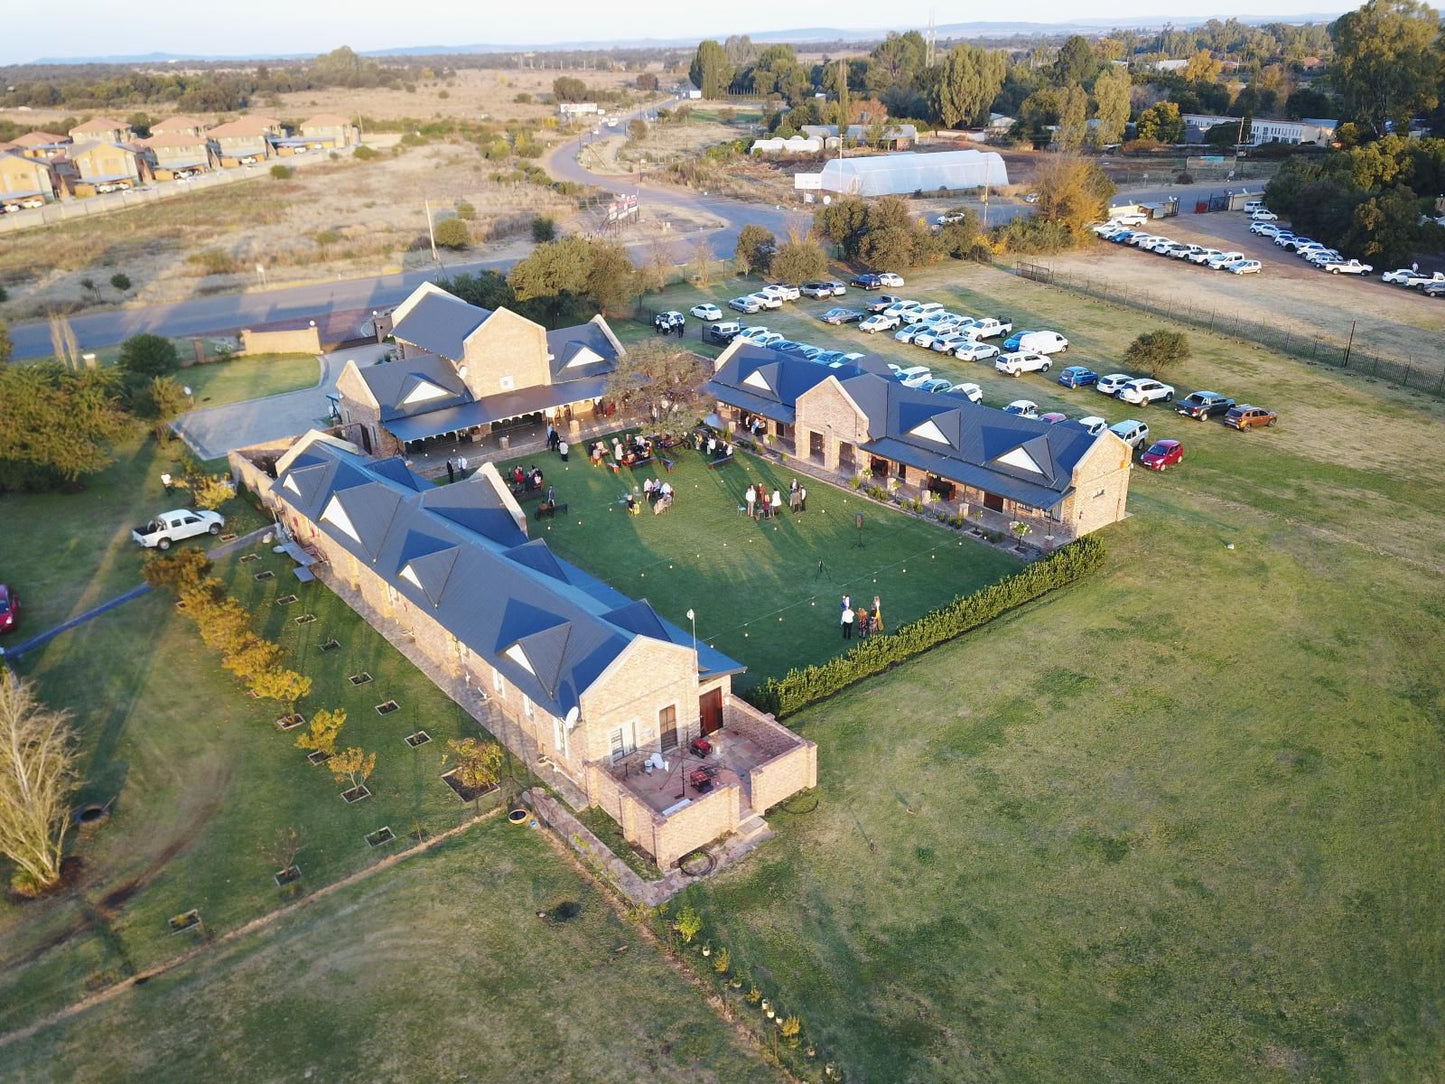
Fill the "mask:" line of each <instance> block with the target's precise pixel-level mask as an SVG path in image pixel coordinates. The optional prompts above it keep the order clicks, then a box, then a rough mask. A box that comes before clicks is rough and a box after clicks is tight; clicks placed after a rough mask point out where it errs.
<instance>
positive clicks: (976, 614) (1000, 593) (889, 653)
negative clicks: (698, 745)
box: [748, 535, 1104, 718]
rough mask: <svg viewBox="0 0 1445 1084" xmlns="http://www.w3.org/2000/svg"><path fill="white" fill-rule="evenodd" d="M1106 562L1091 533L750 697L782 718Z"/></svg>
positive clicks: (768, 684)
mask: <svg viewBox="0 0 1445 1084" xmlns="http://www.w3.org/2000/svg"><path fill="white" fill-rule="evenodd" d="M1103 560H1104V544H1103V543H1102V542H1100V541H1099V540H1098V539H1097V538H1095V537H1093V536H1092V535H1090V536H1087V537H1085V538H1081V539H1079V540H1078V541H1075V542H1070V543H1069V544H1068V545H1067V546H1064V547H1062V548H1060V549H1057V550H1055V551H1054V552H1053V553H1051V554H1049V555H1048V556H1047V557H1044V558H1042V559H1040V560H1038V561H1035V562H1033V563H1032V564H1030V565H1028V566H1027V567H1026V568H1024V569H1023V570H1021V571H1019V572H1017V573H1015V574H1014V575H1012V576H1009V577H1008V578H1007V579H1003V580H1000V581H999V582H998V583H994V584H990V585H989V586H988V587H985V588H983V589H981V590H979V591H975V592H974V593H973V594H971V595H965V596H963V597H961V598H956V599H954V600H953V601H952V602H950V603H949V604H948V605H947V606H942V607H940V608H939V609H937V610H931V611H930V612H928V613H926V614H924V615H923V616H922V617H920V618H918V619H917V620H916V621H910V622H908V623H907V624H906V625H900V626H899V627H898V629H897V631H895V632H893V633H890V634H887V635H884V636H871V637H869V638H868V639H867V640H864V641H862V642H861V643H860V644H859V645H858V646H857V647H855V648H853V649H852V650H851V651H848V652H845V653H844V654H842V655H839V656H837V657H836V658H832V659H829V660H828V661H827V662H825V663H823V664H822V665H820V666H809V667H808V668H807V669H804V670H789V671H788V673H787V675H786V676H785V677H783V678H782V679H781V680H779V679H777V678H768V679H767V680H766V681H764V682H763V683H762V684H760V685H759V686H758V687H757V688H756V689H754V690H753V691H752V693H750V694H749V695H748V699H749V700H750V701H751V702H752V703H753V705H754V706H755V707H757V708H758V710H759V711H768V712H772V713H773V714H775V715H777V716H778V717H779V718H781V717H783V716H785V715H792V714H793V713H794V712H796V711H799V710H801V709H802V708H805V707H807V706H808V705H809V704H816V703H817V702H818V701H820V700H826V699H827V698H828V697H830V696H832V695H833V694H834V693H837V692H840V691H841V690H843V689H845V688H847V687H848V686H849V685H852V684H853V683H854V682H856V681H861V680H863V679H864V678H867V677H872V676H873V675H874V674H880V673H882V672H883V671H884V670H887V669H888V668H889V667H890V666H896V665H897V664H898V663H901V662H906V661H907V660H909V659H911V658H914V657H915V656H917V655H921V654H923V653H924V652H925V651H927V650H929V649H930V648H933V647H937V646H938V645H939V644H941V643H943V642H945V641H946V640H952V639H953V638H954V637H955V636H959V635H961V634H963V633H965V632H968V631H969V630H970V629H976V628H978V627H979V626H980V625H984V624H987V623H988V622H990V621H992V620H993V619H994V618H995V617H998V616H999V615H1000V614H1002V613H1006V612H1007V611H1009V610H1012V609H1015V608H1017V607H1019V606H1022V605H1023V604H1024V603H1026V602H1032V601H1033V600H1034V599H1036V598H1038V597H1040V596H1041V595H1046V594H1048V593H1049V592H1050V591H1053V590H1056V589H1058V588H1060V587H1066V586H1068V585H1069V584H1071V583H1073V582H1075V581H1076V580H1079V579H1082V578H1083V577H1084V576H1086V575H1088V574H1089V573H1090V572H1093V571H1094V570H1095V569H1096V568H1098V567H1099V565H1100V564H1102V563H1103Z"/></svg>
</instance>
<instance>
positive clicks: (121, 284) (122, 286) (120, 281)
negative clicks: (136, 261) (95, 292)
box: [0, 271, 130, 301]
mask: <svg viewBox="0 0 1445 1084" xmlns="http://www.w3.org/2000/svg"><path fill="white" fill-rule="evenodd" d="M110 284H111V286H113V287H115V289H117V290H119V291H120V292H121V293H125V292H126V291H127V290H129V289H130V276H129V275H127V274H126V273H125V272H124V271H117V272H116V273H115V274H114V275H111V276H110ZM3 293H4V291H0V295H3ZM4 300H5V298H4V297H3V296H0V301H4Z"/></svg>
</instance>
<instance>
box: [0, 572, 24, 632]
mask: <svg viewBox="0 0 1445 1084" xmlns="http://www.w3.org/2000/svg"><path fill="white" fill-rule="evenodd" d="M19 620H20V597H19V596H18V595H16V594H15V592H14V591H12V590H10V588H9V587H7V586H5V584H3V583H0V633H4V632H9V631H10V630H11V629H13V628H14V627H15V625H16V622H18V621H19Z"/></svg>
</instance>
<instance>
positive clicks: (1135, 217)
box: [1113, 211, 1149, 226]
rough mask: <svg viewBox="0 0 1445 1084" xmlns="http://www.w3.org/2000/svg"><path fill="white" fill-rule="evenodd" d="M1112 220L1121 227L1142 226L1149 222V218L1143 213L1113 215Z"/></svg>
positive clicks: (1129, 212)
mask: <svg viewBox="0 0 1445 1084" xmlns="http://www.w3.org/2000/svg"><path fill="white" fill-rule="evenodd" d="M1113 220H1114V221H1115V222H1117V223H1119V225H1121V226H1142V225H1144V223H1146V222H1148V221H1149V216H1148V215H1146V214H1145V213H1144V212H1143V211H1126V212H1125V213H1124V214H1122V215H1115V216H1114V219H1113Z"/></svg>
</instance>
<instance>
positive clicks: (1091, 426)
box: [1076, 414, 1109, 437]
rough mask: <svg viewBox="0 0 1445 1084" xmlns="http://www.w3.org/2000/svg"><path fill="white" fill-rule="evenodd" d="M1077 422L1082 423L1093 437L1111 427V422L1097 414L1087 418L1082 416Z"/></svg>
mask: <svg viewBox="0 0 1445 1084" xmlns="http://www.w3.org/2000/svg"><path fill="white" fill-rule="evenodd" d="M1076 424H1078V425H1082V426H1083V427H1084V428H1085V429H1086V430H1087V431H1088V433H1089V436H1091V437H1097V436H1098V435H1099V434H1100V433H1102V432H1103V431H1104V430H1105V429H1108V428H1109V423H1108V422H1107V421H1105V420H1104V419H1103V418H1101V417H1099V416H1098V415H1097V414H1090V415H1089V416H1088V417H1087V418H1080V419H1078V421H1077V423H1076Z"/></svg>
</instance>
